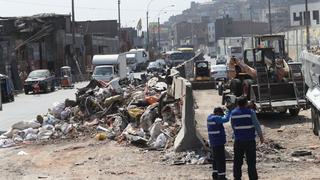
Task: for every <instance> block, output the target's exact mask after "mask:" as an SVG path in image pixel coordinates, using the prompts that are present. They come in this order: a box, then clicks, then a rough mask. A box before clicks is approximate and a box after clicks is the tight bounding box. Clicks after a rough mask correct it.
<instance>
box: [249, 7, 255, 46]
mask: <svg viewBox="0 0 320 180" xmlns="http://www.w3.org/2000/svg"><path fill="white" fill-rule="evenodd" d="M252 24H253V18H252V6H251V5H250V33H251V48H253V47H254V41H253V26H252Z"/></svg>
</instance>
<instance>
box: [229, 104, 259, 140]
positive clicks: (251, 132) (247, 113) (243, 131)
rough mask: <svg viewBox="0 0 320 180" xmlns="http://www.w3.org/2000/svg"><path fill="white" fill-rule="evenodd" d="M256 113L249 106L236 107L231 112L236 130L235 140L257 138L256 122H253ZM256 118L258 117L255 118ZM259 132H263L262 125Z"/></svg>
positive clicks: (233, 126) (234, 129)
mask: <svg viewBox="0 0 320 180" xmlns="http://www.w3.org/2000/svg"><path fill="white" fill-rule="evenodd" d="M253 116H254V117H256V116H255V113H254V112H253V111H252V110H251V109H249V108H236V109H234V110H233V111H232V112H231V116H230V119H231V125H232V128H233V131H234V138H235V141H251V140H255V130H256V127H257V125H256V122H253V121H254V120H253V119H254V118H253ZM255 120H256V119H255ZM258 126H259V127H258V128H259V130H258V131H259V134H260V132H261V128H260V125H258Z"/></svg>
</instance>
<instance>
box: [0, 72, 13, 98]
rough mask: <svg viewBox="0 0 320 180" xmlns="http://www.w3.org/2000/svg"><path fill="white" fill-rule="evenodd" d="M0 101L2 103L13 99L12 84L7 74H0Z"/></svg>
mask: <svg viewBox="0 0 320 180" xmlns="http://www.w3.org/2000/svg"><path fill="white" fill-rule="evenodd" d="M0 87H1V88H0V90H1V101H2V102H3V103H6V102H11V101H14V92H13V84H12V81H11V79H10V78H9V77H8V76H5V75H2V74H0Z"/></svg>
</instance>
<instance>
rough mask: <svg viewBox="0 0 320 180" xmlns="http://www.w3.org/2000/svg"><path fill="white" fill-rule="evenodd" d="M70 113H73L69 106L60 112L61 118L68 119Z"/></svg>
mask: <svg viewBox="0 0 320 180" xmlns="http://www.w3.org/2000/svg"><path fill="white" fill-rule="evenodd" d="M70 115H71V109H70V108H69V107H67V108H66V109H65V110H63V111H62V112H61V114H60V117H61V120H67V119H68V118H69V117H70Z"/></svg>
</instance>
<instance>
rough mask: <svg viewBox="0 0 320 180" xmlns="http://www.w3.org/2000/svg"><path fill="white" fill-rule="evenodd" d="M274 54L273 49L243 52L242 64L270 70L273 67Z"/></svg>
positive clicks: (256, 49)
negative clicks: (265, 67)
mask: <svg viewBox="0 0 320 180" xmlns="http://www.w3.org/2000/svg"><path fill="white" fill-rule="evenodd" d="M275 58H276V55H275V52H274V49H273V48H255V49H247V50H245V51H244V62H245V63H246V64H247V65H249V66H251V67H256V66H267V67H268V68H272V67H273V66H274V65H275Z"/></svg>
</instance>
